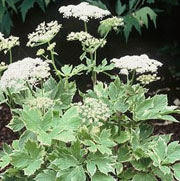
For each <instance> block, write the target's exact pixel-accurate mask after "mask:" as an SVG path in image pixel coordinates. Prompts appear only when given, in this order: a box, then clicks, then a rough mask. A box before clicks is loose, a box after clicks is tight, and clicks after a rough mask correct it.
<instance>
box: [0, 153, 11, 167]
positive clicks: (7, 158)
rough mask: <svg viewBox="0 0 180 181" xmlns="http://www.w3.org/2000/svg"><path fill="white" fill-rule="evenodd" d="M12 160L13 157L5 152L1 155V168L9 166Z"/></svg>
mask: <svg viewBox="0 0 180 181" xmlns="http://www.w3.org/2000/svg"><path fill="white" fill-rule="evenodd" d="M10 162H11V158H10V156H9V155H8V154H4V155H3V156H2V157H0V168H1V169H3V168H5V167H6V166H8V165H9V164H10Z"/></svg>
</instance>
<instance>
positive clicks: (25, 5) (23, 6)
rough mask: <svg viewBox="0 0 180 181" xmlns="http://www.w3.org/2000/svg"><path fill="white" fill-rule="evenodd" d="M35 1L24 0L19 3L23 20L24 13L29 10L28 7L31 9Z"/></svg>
mask: <svg viewBox="0 0 180 181" xmlns="http://www.w3.org/2000/svg"><path fill="white" fill-rule="evenodd" d="M35 2H36V0H31V1H29V0H24V1H23V2H22V4H21V5H20V11H21V16H22V19H23V21H25V18H26V14H27V12H28V11H29V9H31V8H32V7H33V6H34V3H35Z"/></svg>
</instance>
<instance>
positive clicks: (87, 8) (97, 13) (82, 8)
mask: <svg viewBox="0 0 180 181" xmlns="http://www.w3.org/2000/svg"><path fill="white" fill-rule="evenodd" d="M59 12H60V13H62V14H63V17H64V18H70V17H75V18H78V19H79V20H82V21H84V22H88V21H89V19H91V18H94V19H102V18H103V17H105V16H108V15H110V14H111V13H110V12H109V11H108V10H104V9H101V8H99V7H96V6H93V5H90V4H89V3H87V2H82V3H80V4H78V5H68V6H62V7H60V8H59Z"/></svg>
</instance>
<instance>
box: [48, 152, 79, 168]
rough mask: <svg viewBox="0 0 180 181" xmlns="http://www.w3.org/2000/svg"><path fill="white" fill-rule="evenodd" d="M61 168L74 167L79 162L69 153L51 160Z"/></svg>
mask: <svg viewBox="0 0 180 181" xmlns="http://www.w3.org/2000/svg"><path fill="white" fill-rule="evenodd" d="M52 164H53V165H56V166H57V167H58V168H59V169H61V170H66V169H68V168H70V167H76V166H77V165H78V164H79V162H78V160H76V159H75V158H74V157H73V156H71V155H64V156H63V157H62V158H57V159H55V160H54V161H53V162H52Z"/></svg>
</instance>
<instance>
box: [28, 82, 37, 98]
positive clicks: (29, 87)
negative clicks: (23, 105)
mask: <svg viewBox="0 0 180 181" xmlns="http://www.w3.org/2000/svg"><path fill="white" fill-rule="evenodd" d="M26 85H27V87H28V89H29V90H30V92H31V94H32V96H33V97H34V98H36V96H35V94H34V92H33V90H32V89H31V86H30V85H29V83H28V82H26Z"/></svg>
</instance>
